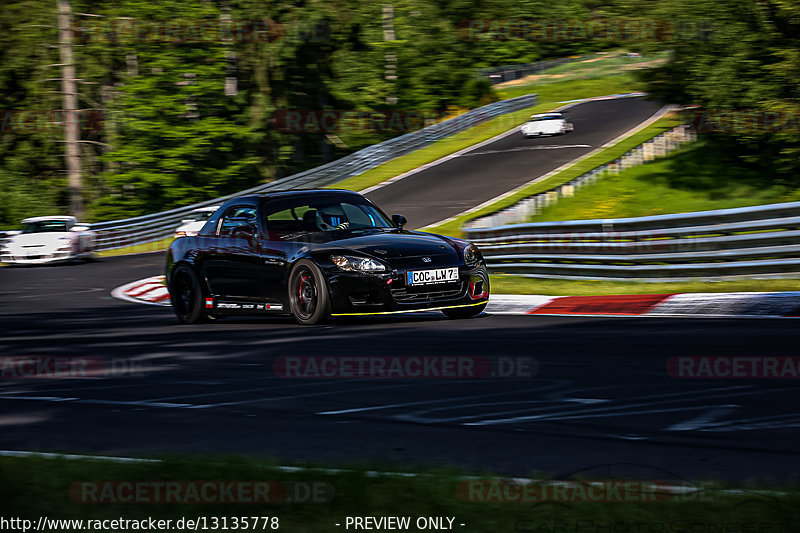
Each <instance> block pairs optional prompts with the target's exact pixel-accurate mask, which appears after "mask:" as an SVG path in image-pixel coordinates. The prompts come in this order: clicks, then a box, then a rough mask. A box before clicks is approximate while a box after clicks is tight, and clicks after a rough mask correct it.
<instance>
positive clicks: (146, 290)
mask: <svg viewBox="0 0 800 533" xmlns="http://www.w3.org/2000/svg"><path fill="white" fill-rule="evenodd" d="M111 296H113V297H114V298H119V299H120V300H125V301H126V302H133V303H137V304H146V305H160V306H169V305H171V304H170V301H169V292H167V286H166V284H165V283H164V276H152V277H149V278H145V279H140V280H139V281H133V282H131V283H128V284H126V285H122V286H121V287H117V288H116V289H114V290H113V291H111Z"/></svg>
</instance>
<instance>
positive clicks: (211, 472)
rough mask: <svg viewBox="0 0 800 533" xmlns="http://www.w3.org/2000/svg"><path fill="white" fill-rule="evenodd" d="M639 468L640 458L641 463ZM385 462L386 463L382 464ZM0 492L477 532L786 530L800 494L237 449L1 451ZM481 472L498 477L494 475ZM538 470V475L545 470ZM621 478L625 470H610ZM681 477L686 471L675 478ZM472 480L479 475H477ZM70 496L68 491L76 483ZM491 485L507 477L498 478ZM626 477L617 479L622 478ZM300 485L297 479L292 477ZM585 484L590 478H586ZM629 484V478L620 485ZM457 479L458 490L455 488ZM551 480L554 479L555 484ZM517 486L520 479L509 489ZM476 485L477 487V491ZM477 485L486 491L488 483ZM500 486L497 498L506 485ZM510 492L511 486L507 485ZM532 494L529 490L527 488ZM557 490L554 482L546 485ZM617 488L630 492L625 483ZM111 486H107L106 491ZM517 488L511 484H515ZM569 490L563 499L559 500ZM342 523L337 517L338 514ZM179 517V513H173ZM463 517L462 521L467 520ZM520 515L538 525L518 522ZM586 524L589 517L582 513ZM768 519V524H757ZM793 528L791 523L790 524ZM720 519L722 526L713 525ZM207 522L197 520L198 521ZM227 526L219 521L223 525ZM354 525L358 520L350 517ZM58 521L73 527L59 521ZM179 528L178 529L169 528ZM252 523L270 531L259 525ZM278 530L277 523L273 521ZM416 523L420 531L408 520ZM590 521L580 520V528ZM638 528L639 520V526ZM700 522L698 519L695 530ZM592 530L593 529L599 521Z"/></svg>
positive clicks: (142, 512) (309, 526)
mask: <svg viewBox="0 0 800 533" xmlns="http://www.w3.org/2000/svg"><path fill="white" fill-rule="evenodd" d="M638 469H639V471H641V467H639V468H638ZM381 470H384V469H381ZM0 472H2V473H3V476H2V478H1V479H2V481H0V498H2V501H3V505H4V507H3V508H4V509H6V510H7V511H8V512H7V513H4V515H5V516H4V518H8V517H9V516H13V517H19V518H25V519H31V520H34V524H35V522H36V520H37V519H38V517H40V516H47V517H48V518H50V519H53V518H59V519H83V520H87V519H92V520H110V519H118V518H123V519H143V518H148V517H153V518H154V519H172V520H177V519H178V518H180V517H187V518H191V519H196V518H197V517H207V520H208V521H209V527H210V521H211V519H212V517H217V518H218V520H220V522H221V518H222V517H228V526H229V528H230V527H231V525H232V524H231V522H232V520H233V519H232V517H234V516H235V517H253V516H258V517H263V516H269V517H278V519H279V527H280V530H282V531H290V532H292V533H305V532H321V531H346V528H345V519H346V517H348V516H350V517H352V516H362V517H363V516H376V517H380V516H408V517H412V520H416V518H418V517H427V516H446V517H455V519H456V520H455V522H454V529H455V530H464V531H474V532H487V533H488V532H495V531H556V530H558V531H572V530H573V529H569V528H568V529H565V528H564V526H563V525H562V526H560V528H559V526H558V524H564V523H569V524H571V526H570V527H574V525H575V524H576V523H578V522H577V521H593V522H596V523H598V525H600V524H605V526H600V528H601V529H598V531H599V530H603V531H607V530H609V529H608V526H607V524H618V525H615V526H612V529H610V530H612V531H633V529H630V528H628V529H626V528H625V524H628V526H630V524H631V523H634V522H635V523H640V524H641V523H643V522H644V523H646V524H649V525H646V526H645V527H644V528H642V529H641V531H666V530H667V528H666V526H667V525H668V524H670V523H675V521H676V520H684V521H690V522H692V523H693V524H695V526H693V527H695V528H696V527H697V524H699V523H703V524H705V525H706V527H707V528H709V529H703V531H734V530H735V531H740V529H738V528H737V529H729V528H726V527H725V524H733V523H749V524H754V523H755V524H767V523H771V524H772V525H773V527H777V524H784V525H783V529H769V531H789V530H790V529H788V528H787V525H788V524H792V523H793V522H795V521H796V520H797V519H798V518H800V494H798V492H797V490H796V489H795V488H793V487H790V488H786V487H761V488H770V489H772V488H778V489H780V490H782V492H780V493H770V494H769V495H766V494H765V493H761V492H759V488H756V487H746V488H747V489H748V490H746V491H743V492H741V493H738V494H728V493H724V492H722V491H721V490H720V488H723V487H724V486H723V484H720V483H702V484H692V485H690V486H693V487H697V488H699V489H700V492H699V493H696V494H694V495H692V496H682V497H681V496H677V497H676V496H672V497H670V496H669V495H668V494H666V493H658V494H657V495H656V497H655V498H654V499H655V501H650V502H648V503H640V502H639V501H636V499H637V498H636V496H637V495H636V494H635V493H631V496H632V497H631V500H633V501H631V500H628V501H616V502H613V503H598V502H587V501H585V500H584V501H579V499H578V496H579V495H578V493H577V492H569V493H562V494H564V496H561V497H560V500H562V501H561V502H559V503H554V502H552V501H549V502H545V503H544V504H541V503H539V504H537V502H536V501H535V500H534V501H530V500H528V501H525V502H512V503H508V502H502V503H497V502H496V501H495V502H485V501H483V502H481V501H474V500H475V498H472V501H471V500H470V497H469V494H470V493H469V492H467V491H465V490H464V489H465V488H466V486H465V484H466V482H465V480H464V478H463V475H462V473H461V472H459V471H456V470H446V469H443V468H440V469H436V470H432V469H424V470H423V472H422V475H420V476H416V477H408V476H397V475H378V476H375V475H367V473H366V471H365V467H363V466H361V467H356V468H354V469H352V470H350V471H338V472H332V471H326V470H305V471H300V472H285V471H281V470H279V469H276V468H275V463H274V462H273V461H268V460H257V459H249V458H241V457H191V456H181V457H170V458H166V459H165V460H164V462H159V463H145V464H142V463H139V464H131V463H108V462H100V461H86V460H65V459H40V458H11V457H3V458H0ZM656 475H657V476H659V477H651V479H664V472H663V470H659V471H658V473H657V474H656V473H654V474H653V476H656ZM598 478H600V476H587V477H586V478H585V479H587V480H597V479H598ZM480 479H483V480H490V479H494V480H496V479H497V478H494V477H493V476H490V475H483V476H481V477H480ZM540 479H541V477H540ZM606 479H615V480H616V481H620V482H624V481H625V477H624V476H621V475H616V476H607V477H606ZM102 480H109V481H111V480H113V481H117V482H120V481H132V480H137V481H144V482H147V481H160V482H169V481H194V480H204V481H209V480H217V481H234V480H243V481H273V482H279V483H284V484H287V486H289V484H291V483H295V484H297V483H306V484H307V483H316V484H317V485H316V486H317V487H325V492H324V493H323V494H322V495H323V496H325V497H323V498H320V500H321V501H320V502H317V503H225V504H208V503H180V504H164V503H81V502H80V499H81V490H80V487H81V486H82V485H80V483H81V482H86V481H92V482H98V481H102ZM676 481H681V482H682V481H683V480H676ZM473 482H474V480H473ZM75 483H77V484H79V485H75V487H76V488H78V490H77V491H76V492H73V495H74V497H75V498H76V499H77V500H78V501H77V502H76V501H74V500H73V499H72V498H71V497H70V492H69V490H70V487H71V486H73V484H75ZM495 483H496V484H495V485H494V486H495V487H508V485H506V484H499V483H500V482H497V481H495ZM621 484H622V483H620V485H621ZM294 486H297V485H294ZM580 486H581V487H583V488H584V489H586V488H587V485H586V484H581V485H580ZM623 486H624V485H623ZM459 487H460V488H461V491H460V492H459ZM551 487H552V486H551ZM511 490H514V489H511ZM473 494H474V492H473ZM478 494H484V495H485V494H487V491H486V489H483V490H481V491H479V492H478ZM500 494H501V496H500V497H501V498H502V497H503V496H502V493H500ZM506 494H509V493H508V492H506ZM528 494H530V492H529V493H528ZM550 494H552V492H550ZM618 494H620V495H622V494H625V491H624V490H622V491H619V492H618ZM107 495H108V493H107ZM512 496H513V493H512ZM563 500H566V501H563ZM337 523H338V524H341V526H338V527H337V526H336V525H335V524H337ZM173 524H174V522H173ZM460 524H465V526H464V527H461V526H460ZM520 524H524V525H526V526H527V527H536V529H518V528H517V526H519V525H520ZM583 527H584V528H586V527H588V526H586V524H585V523H584V526H583ZM760 527H765V526H760ZM788 527H789V528H790V527H791V526H788ZM714 528H716V529H714ZM202 529H203V528H202V526H201V527H200V530H202ZM220 529H221V527H220ZM349 529H351V530H352V529H353V528H352V526H351V527H350V528H349ZM60 530H69V528H61V529H60ZM172 530H173V531H176V530H177V529H174V528H173V529H172ZM249 530H251V531H253V530H254V531H264V530H265V529H264V528H262V527H260V523H259V527H258V528H252V526H250V528H249ZM267 530H270V531H272V529H269V528H267ZM410 530H411V531H417V529H416V528H415V527H414V526H413V525H412V527H411V528H410ZM584 530H585V531H588V530H589V529H581V531H584ZM637 530H638V529H637ZM695 530H697V531H699V529H692V531H695ZM750 530H752V531H756V530H757V531H767V529H763V528H761V529H748V531H750ZM591 531H595V529H594V528H592V529H591Z"/></svg>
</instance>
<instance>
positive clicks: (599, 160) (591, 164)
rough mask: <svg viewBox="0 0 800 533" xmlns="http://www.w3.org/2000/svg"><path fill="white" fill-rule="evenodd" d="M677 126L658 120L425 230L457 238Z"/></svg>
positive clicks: (675, 119) (670, 120) (672, 120)
mask: <svg viewBox="0 0 800 533" xmlns="http://www.w3.org/2000/svg"><path fill="white" fill-rule="evenodd" d="M678 124H680V119H679V118H678V117H676V116H666V117H662V118H660V119H659V120H657V121H655V122H654V123H652V124H650V125H649V126H647V127H645V128H643V129H642V130H641V131H639V132H637V133H635V134H633V135H631V136H630V137H627V138H625V139H623V140H622V141H620V142H618V143H617V144H615V145H614V146H611V147H609V148H606V149H604V150H601V151H600V152H597V153H596V154H594V155H592V156H590V157H587V158H586V159H583V160H582V161H579V162H577V163H575V164H573V165H572V166H570V167H568V168H566V169H564V170H562V171H561V172H558V173H557V174H554V175H552V176H550V177H548V178H547V179H544V180H542V181H539V182H537V183H532V184H530V185H528V186H527V187H523V188H522V189H520V190H519V191H517V192H515V193H514V194H512V195H509V196H507V197H506V198H503V199H502V200H499V201H497V202H495V203H493V204H491V205H488V206H486V207H484V208H482V209H480V210H478V211H476V212H474V213H469V214H464V215H462V216H460V217H457V218H455V219H453V220H451V221H450V222H447V223H445V224H441V225H439V226H436V227H434V228H429V230H430V231H432V232H434V233H443V234H445V235H453V236H460V235H461V233H462V231H461V226H462V225H463V224H464V223H465V222H467V221H468V220H471V219H474V218H478V217H481V216H484V215H488V214H491V213H494V212H496V211H499V210H501V209H503V208H505V207H508V206H511V205H514V204H515V203H517V202H518V201H520V200H522V199H523V198H527V197H529V196H533V195H535V194H539V193H542V192H545V191H548V190H550V189H553V188H555V187H558V186H560V185H563V184H564V183H566V182H568V181H570V180H572V179H575V178H577V177H578V176H580V175H582V174H584V173H586V172H588V171H590V170H592V169H593V168H595V167H598V166H600V165H603V164H605V163H608V162H610V161H613V160H614V159H617V158H618V157H620V156H621V155H622V154H624V153H625V152H627V151H628V150H630V149H631V148H634V147H636V146H638V145H640V144H642V143H643V142H645V141H647V140H648V139H651V138H653V137H655V136H657V135H659V134H660V133H663V132H665V131H667V130H669V129H671V128H674V127H675V126H677V125H678ZM584 190H585V188H582V189H581V190H580V191H579V192H578V193H577V194H583V191H584Z"/></svg>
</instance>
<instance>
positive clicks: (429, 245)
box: [319, 231, 459, 261]
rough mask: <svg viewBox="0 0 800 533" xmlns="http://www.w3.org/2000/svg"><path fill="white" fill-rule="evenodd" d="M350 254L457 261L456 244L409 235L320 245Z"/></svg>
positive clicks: (364, 237) (402, 233)
mask: <svg viewBox="0 0 800 533" xmlns="http://www.w3.org/2000/svg"><path fill="white" fill-rule="evenodd" d="M323 248H324V249H331V250H347V251H352V252H357V253H362V254H366V255H370V256H372V257H376V258H379V259H384V260H389V261H391V260H397V259H401V258H406V257H419V256H430V257H434V256H444V257H447V258H448V259H450V260H457V259H458V257H459V254H458V252H457V250H456V248H455V245H454V243H453V241H451V240H450V239H447V238H446V237H441V236H439V235H432V234H429V233H417V232H409V231H393V232H380V233H370V234H367V235H356V236H351V237H346V238H343V239H338V240H335V241H330V242H328V243H326V244H324V245H319V249H323Z"/></svg>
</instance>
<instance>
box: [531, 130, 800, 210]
mask: <svg viewBox="0 0 800 533" xmlns="http://www.w3.org/2000/svg"><path fill="white" fill-rule="evenodd" d="M798 199H800V191H799V190H797V189H791V188H786V187H782V186H778V185H775V184H772V183H770V182H769V181H767V180H766V179H765V178H764V177H763V176H761V175H760V174H759V173H758V172H756V171H753V170H748V169H745V168H742V167H740V166H738V165H735V164H732V163H726V162H725V156H724V155H722V154H719V153H717V152H716V151H715V149H714V148H713V147H712V146H709V145H708V144H706V143H703V142H700V143H695V144H691V145H688V146H686V147H684V148H682V149H681V150H679V151H677V152H673V153H672V154H670V155H668V156H666V157H663V158H659V159H657V160H655V161H652V162H649V163H647V164H644V165H641V166H638V167H634V168H631V169H628V170H625V171H623V172H621V173H619V174H616V175H607V176H605V177H604V178H602V179H600V180H599V181H598V182H596V183H594V184H592V185H588V186H585V187H583V188H581V189H580V191H578V192H577V193H576V195H575V196H573V197H571V198H561V199H560V200H559V201H558V202H557V203H556V204H553V205H551V206H548V207H546V208H544V209H543V210H542V212H541V213H539V214H537V215H535V216H534V217H532V218H531V222H546V221H554V220H583V219H596V218H624V217H642V216H651V215H661V214H666V213H684V212H690V211H705V210H711V209H726V208H732V207H744V206H750V205H760V204H770V203H777V202H789V201H796V200H798Z"/></svg>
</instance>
